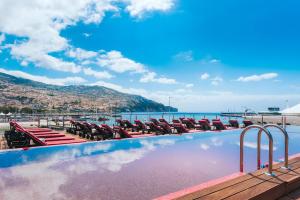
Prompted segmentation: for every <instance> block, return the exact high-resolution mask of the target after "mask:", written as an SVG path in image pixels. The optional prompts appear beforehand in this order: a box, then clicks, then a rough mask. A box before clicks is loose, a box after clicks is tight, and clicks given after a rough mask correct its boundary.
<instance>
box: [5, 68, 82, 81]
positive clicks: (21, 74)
mask: <svg viewBox="0 0 300 200" xmlns="http://www.w3.org/2000/svg"><path fill="white" fill-rule="evenodd" d="M0 72H1V73H5V74H9V75H11V76H16V77H20V78H25V79H30V80H33V81H38V82H41V83H46V84H52V85H68V84H71V85H74V84H82V83H85V82H86V80H85V79H83V78H81V77H66V78H48V77H46V76H36V75H31V74H28V73H25V72H22V71H17V70H16V71H14V70H6V69H3V68H0Z"/></svg>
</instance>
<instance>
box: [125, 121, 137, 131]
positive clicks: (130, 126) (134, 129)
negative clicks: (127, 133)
mask: <svg viewBox="0 0 300 200" xmlns="http://www.w3.org/2000/svg"><path fill="white" fill-rule="evenodd" d="M123 123H124V124H125V127H124V129H131V130H132V131H136V130H137V126H136V125H135V124H132V123H131V122H130V121H129V120H127V119H125V120H123Z"/></svg>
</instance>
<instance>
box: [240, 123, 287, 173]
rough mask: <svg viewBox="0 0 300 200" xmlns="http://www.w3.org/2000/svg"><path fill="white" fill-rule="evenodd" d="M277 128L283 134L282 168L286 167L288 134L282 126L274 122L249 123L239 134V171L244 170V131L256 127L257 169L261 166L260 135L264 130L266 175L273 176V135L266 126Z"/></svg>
mask: <svg viewBox="0 0 300 200" xmlns="http://www.w3.org/2000/svg"><path fill="white" fill-rule="evenodd" d="M271 127H272V128H277V129H278V130H280V132H282V133H283V135H284V145H285V148H284V167H283V168H284V169H289V168H288V150H289V136H288V133H287V132H286V130H285V129H284V128H282V127H281V126H278V125H275V124H266V125H264V126H260V125H251V126H248V127H246V128H245V129H244V130H243V131H242V133H241V136H240V172H244V164H243V163H244V137H245V135H246V133H247V132H248V131H249V130H251V129H258V133H257V169H258V170H259V169H260V168H261V160H260V158H261V157H260V153H261V135H262V133H263V132H264V133H265V134H266V136H267V137H268V140H269V165H268V172H267V173H266V174H267V175H271V176H274V175H275V174H273V173H272V171H273V137H272V134H271V133H270V131H269V130H268V128H271Z"/></svg>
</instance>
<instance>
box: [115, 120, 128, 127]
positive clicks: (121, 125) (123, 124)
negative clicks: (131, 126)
mask: <svg viewBox="0 0 300 200" xmlns="http://www.w3.org/2000/svg"><path fill="white" fill-rule="evenodd" d="M116 123H117V124H118V126H119V127H122V128H126V125H125V123H124V122H123V120H122V119H116Z"/></svg>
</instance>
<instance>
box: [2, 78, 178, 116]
mask: <svg viewBox="0 0 300 200" xmlns="http://www.w3.org/2000/svg"><path fill="white" fill-rule="evenodd" d="M0 94H1V95H0V104H1V106H0V107H1V108H0V109H2V110H1V111H3V110H5V109H7V108H9V109H10V110H14V109H18V110H22V111H24V112H31V110H32V109H33V110H35V111H38V112H50V111H51V112H52V111H53V112H60V111H68V112H77V111H86V112H94V111H95V110H96V109H97V110H98V112H111V111H113V112H126V111H130V112H164V111H169V107H168V106H164V105H163V104H161V103H157V102H155V101H152V100H149V99H146V98H144V97H142V96H138V95H131V94H125V93H121V92H118V91H115V90H112V89H109V88H106V87H102V86H83V85H78V86H77V85H71V86H56V85H48V84H44V83H40V82H36V81H31V80H28V79H23V78H18V77H14V76H10V75H7V74H4V73H0ZM170 110H171V111H175V112H176V111H177V109H176V108H173V107H172V108H171V109H170Z"/></svg>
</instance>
